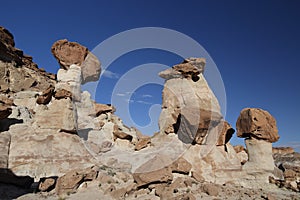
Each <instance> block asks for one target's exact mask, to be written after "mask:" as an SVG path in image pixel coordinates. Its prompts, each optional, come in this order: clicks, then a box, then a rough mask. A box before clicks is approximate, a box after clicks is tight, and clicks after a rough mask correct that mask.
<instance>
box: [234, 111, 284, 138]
mask: <svg viewBox="0 0 300 200" xmlns="http://www.w3.org/2000/svg"><path fill="white" fill-rule="evenodd" d="M236 129H237V136H238V137H242V138H248V137H253V138H256V139H261V140H266V141H268V142H271V143H273V142H276V141H278V139H279V135H278V129H277V126H276V120H275V119H274V117H273V116H272V115H271V114H270V113H269V112H268V111H265V110H262V109H258V108H245V109H243V110H242V111H241V113H240V116H239V118H238V120H237V122H236Z"/></svg>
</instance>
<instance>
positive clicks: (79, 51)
mask: <svg viewBox="0 0 300 200" xmlns="http://www.w3.org/2000/svg"><path fill="white" fill-rule="evenodd" d="M51 51H52V54H53V55H54V57H55V58H56V59H57V60H58V62H59V64H60V66H61V67H62V69H64V70H67V69H69V68H70V67H71V65H73V64H74V65H78V66H81V68H82V69H81V72H82V73H81V75H82V83H86V82H90V81H97V80H98V79H99V76H100V73H101V67H100V65H101V64H100V61H99V60H98V58H97V57H96V56H95V55H94V54H92V53H91V52H90V51H89V50H88V49H87V48H86V47H84V46H82V45H80V44H78V43H76V42H69V41H68V40H66V39H64V40H58V41H57V42H55V43H54V44H53V45H52V48H51Z"/></svg>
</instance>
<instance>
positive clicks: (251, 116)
mask: <svg viewBox="0 0 300 200" xmlns="http://www.w3.org/2000/svg"><path fill="white" fill-rule="evenodd" d="M236 128H237V136H238V137H242V138H246V139H245V143H246V147H247V153H248V161H247V162H246V163H245V165H243V170H245V171H246V172H247V173H248V174H251V175H253V176H254V177H255V179H256V180H259V179H262V180H264V181H265V182H266V183H267V182H268V181H269V176H272V175H273V176H275V177H281V176H282V174H281V173H280V171H279V170H278V169H277V168H276V167H275V164H274V159H273V156H272V142H276V141H277V140H278V139H279V135H278V130H277V126H276V121H275V119H274V117H273V116H272V115H271V114H270V113H269V112H267V111H265V110H262V109H257V108H245V109H243V110H242V111H241V113H240V116H239V117H238V119H237V123H236ZM264 172H265V173H264ZM277 172H278V173H277Z"/></svg>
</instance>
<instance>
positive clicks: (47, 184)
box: [38, 177, 57, 192]
mask: <svg viewBox="0 0 300 200" xmlns="http://www.w3.org/2000/svg"><path fill="white" fill-rule="evenodd" d="M56 179H57V177H48V178H41V180H40V181H39V187H38V189H39V191H41V192H49V191H51V190H53V189H54V188H55V184H56Z"/></svg>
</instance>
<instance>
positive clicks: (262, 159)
mask: <svg viewBox="0 0 300 200" xmlns="http://www.w3.org/2000/svg"><path fill="white" fill-rule="evenodd" d="M245 143H246V147H247V152H248V156H249V158H248V162H247V163H245V165H244V166H243V168H244V169H247V170H257V169H263V170H269V171H273V170H274V168H275V164H274V159H273V156H272V143H269V142H266V141H264V140H257V139H254V138H252V139H246V140H245Z"/></svg>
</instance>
